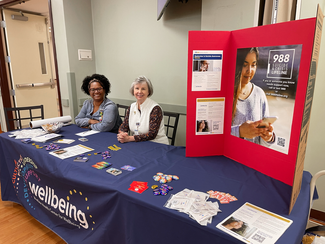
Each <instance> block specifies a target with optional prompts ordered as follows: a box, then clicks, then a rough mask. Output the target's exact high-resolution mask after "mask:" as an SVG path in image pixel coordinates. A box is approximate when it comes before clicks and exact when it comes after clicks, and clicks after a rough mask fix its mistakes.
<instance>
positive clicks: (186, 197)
mask: <svg viewBox="0 0 325 244" xmlns="http://www.w3.org/2000/svg"><path fill="white" fill-rule="evenodd" d="M208 198H209V194H207V193H204V192H199V191H193V190H189V189H184V190H182V191H180V192H178V193H177V194H175V195H171V197H170V198H169V199H168V200H167V202H166V203H165V205H164V207H166V208H170V209H175V210H178V211H179V212H184V213H186V214H188V215H189V216H190V217H191V218H192V219H194V220H196V221H197V222H198V223H199V224H200V225H205V226H206V225H207V224H210V223H211V222H212V217H213V216H215V215H217V214H218V212H221V210H220V209H219V204H218V202H211V201H208V202H207V201H206V200H207V199H208Z"/></svg>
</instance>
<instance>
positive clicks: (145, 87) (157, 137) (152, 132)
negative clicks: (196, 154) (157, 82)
mask: <svg viewBox="0 0 325 244" xmlns="http://www.w3.org/2000/svg"><path fill="white" fill-rule="evenodd" d="M130 93H131V94H132V96H134V97H135V98H136V100H137V101H136V102H134V103H132V104H131V106H130V107H129V108H128V110H127V112H126V115H125V118H124V121H123V123H122V125H121V126H120V129H119V133H118V135H117V140H118V141H119V142H121V143H124V142H131V141H135V142H140V141H153V142H158V143H162V144H167V145H168V144H169V142H168V138H167V136H166V133H165V126H164V119H163V117H164V114H163V111H162V109H161V107H160V106H159V104H158V103H156V102H155V101H153V100H152V99H150V98H149V97H150V96H151V95H152V94H153V86H152V84H151V81H150V80H149V79H148V78H146V77H145V76H139V77H138V78H136V79H135V80H134V81H133V83H132V84H131V88H130ZM129 131H130V132H131V135H129V134H128V132H129Z"/></svg>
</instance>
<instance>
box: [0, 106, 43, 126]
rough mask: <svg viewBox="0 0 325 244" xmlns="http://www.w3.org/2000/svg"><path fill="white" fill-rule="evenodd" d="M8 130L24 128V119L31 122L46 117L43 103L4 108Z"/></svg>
mask: <svg viewBox="0 0 325 244" xmlns="http://www.w3.org/2000/svg"><path fill="white" fill-rule="evenodd" d="M4 112H5V117H6V123H7V131H11V130H16V129H22V128H23V126H24V125H23V126H22V120H28V125H29V122H30V121H32V120H35V119H44V109H43V105H38V106H29V107H17V108H4ZM12 125H13V127H12Z"/></svg>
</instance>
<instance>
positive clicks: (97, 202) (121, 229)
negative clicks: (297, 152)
mask: <svg viewBox="0 0 325 244" xmlns="http://www.w3.org/2000/svg"><path fill="white" fill-rule="evenodd" d="M82 131H84V129H81V128H79V127H77V126H75V125H70V126H66V127H63V128H62V131H61V132H60V133H61V134H62V135H63V136H64V137H63V138H65V139H75V142H73V143H72V144H70V145H65V144H60V145H61V148H64V147H68V146H72V145H77V144H82V145H85V146H88V147H91V148H93V149H95V150H94V151H92V152H91V156H89V160H88V161H87V162H85V163H80V162H74V161H73V158H68V159H65V160H61V159H59V158H57V157H54V156H52V155H49V152H48V151H46V150H45V149H44V148H43V149H37V148H36V146H33V145H32V144H25V143H22V142H21V141H20V140H16V139H14V138H10V137H8V133H2V134H0V179H1V193H2V200H3V201H12V202H16V203H19V204H21V205H23V206H24V207H25V208H26V209H27V211H28V212H29V213H30V214H31V215H32V216H33V217H34V218H36V219H37V220H38V221H40V222H41V223H42V224H44V225H45V226H47V227H48V228H50V229H51V230H53V231H54V232H55V233H57V234H58V235H59V236H61V237H62V238H63V239H64V240H65V241H66V242H68V243H78V244H81V243H92V244H93V243H111V244H114V243H116V244H123V243H128V244H129V243H132V244H139V243H141V244H146V243H150V244H151V243H164V244H165V243H242V242H240V241H239V240H237V239H235V238H233V237H231V236H230V235H228V234H226V233H224V232H222V231H221V230H219V229H217V228H216V227H215V226H216V225H217V224H218V223H219V222H221V221H222V220H223V219H225V218H226V217H227V216H229V215H230V214H231V213H233V212H234V211H235V210H237V209H238V208H239V207H240V206H242V205H243V204H244V203H245V202H250V203H252V204H254V205H257V206H259V207H262V208H264V209H266V210H269V211H272V212H274V213H276V214H279V215H282V216H284V217H286V218H289V219H291V220H293V223H292V225H291V226H290V227H289V228H288V229H287V231H286V232H285V233H284V235H282V236H281V238H280V239H279V240H278V242H277V243H283V244H288V243H301V239H302V236H303V234H304V229H305V226H306V223H307V215H308V211H309V194H310V191H309V182H310V180H311V174H310V173H308V172H304V176H303V181H302V187H301V192H300V194H299V197H298V200H297V202H296V204H295V206H294V208H293V210H292V212H291V214H290V215H288V214H287V213H288V203H289V200H290V194H291V187H289V186H288V185H285V184H284V183H281V182H279V181H277V180H274V179H272V178H270V177H268V176H265V175H263V174H261V173H259V172H257V171H255V170H253V169H251V168H248V167H246V166H244V165H242V164H240V163H237V162H235V161H233V160H231V159H229V158H226V157H224V156H214V157H201V158H186V157H185V148H184V147H174V146H167V145H162V144H158V143H153V142H139V143H126V144H121V143H119V142H118V141H117V139H116V134H113V133H110V132H101V133H98V134H94V135H91V136H88V137H87V138H88V141H86V142H81V141H79V140H78V138H79V137H78V136H76V135H75V134H76V133H78V132H82ZM45 144H48V143H45ZM114 144H116V145H117V146H119V147H121V148H122V149H121V150H119V151H112V152H111V156H112V157H111V158H110V159H108V160H105V161H108V162H110V163H112V164H113V167H116V168H120V167H122V166H123V165H132V166H134V167H136V169H135V170H134V171H132V172H128V171H123V173H122V174H121V175H119V176H113V175H110V174H108V173H106V172H105V170H98V169H95V168H93V167H91V165H93V164H95V163H96V162H100V161H103V160H102V158H101V156H100V155H94V152H97V151H105V150H108V148H107V147H108V146H112V145H114ZM38 145H40V146H41V145H43V144H42V143H38ZM261 163H262V162H261ZM18 172H19V173H18ZM157 172H162V173H166V174H173V175H177V176H179V178H180V180H178V181H172V182H171V183H169V184H170V185H171V186H172V187H173V188H174V189H173V190H172V191H171V192H170V193H169V194H168V195H167V196H154V195H153V193H152V190H151V189H150V188H149V189H148V190H146V191H145V192H143V193H142V194H139V193H135V192H133V191H129V190H128V188H129V186H130V184H131V183H132V181H145V182H148V185H149V186H151V185H153V184H155V183H156V182H155V181H153V179H152V177H153V175H155V174H156V173H157ZM184 188H188V189H191V190H196V191H202V192H207V191H209V190H214V191H222V192H228V193H230V194H231V195H233V196H236V197H237V198H238V201H235V202H231V203H229V204H220V209H221V210H222V212H221V213H219V214H218V215H217V216H214V217H213V222H212V223H211V224H208V226H201V225H199V224H198V223H197V222H196V221H194V220H192V219H190V218H189V217H188V215H186V214H184V213H180V212H177V211H175V210H171V209H167V208H165V207H164V206H163V205H164V204H165V203H166V201H167V200H168V198H169V196H170V194H172V193H177V192H179V191H181V190H183V189H184ZM209 200H210V199H209ZM211 201H217V200H216V199H212V200H211Z"/></svg>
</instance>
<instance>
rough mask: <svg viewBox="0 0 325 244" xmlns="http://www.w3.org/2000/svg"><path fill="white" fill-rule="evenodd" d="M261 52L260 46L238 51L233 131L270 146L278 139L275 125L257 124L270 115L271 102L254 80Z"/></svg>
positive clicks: (237, 134) (239, 135)
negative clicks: (261, 125)
mask: <svg viewBox="0 0 325 244" xmlns="http://www.w3.org/2000/svg"><path fill="white" fill-rule="evenodd" d="M258 54H259V53H258V49H257V47H252V48H243V49H238V51H237V63H236V78H235V89H234V98H233V109H232V126H231V134H232V135H234V136H237V137H241V138H243V139H245V140H248V141H251V142H254V143H257V144H261V145H264V146H269V145H271V144H272V143H274V141H275V134H274V133H273V126H272V125H271V124H269V125H268V126H266V127H264V128H259V127H258V126H259V125H260V124H261V123H262V119H263V118H264V117H266V116H269V107H268V102H267V99H266V95H265V93H264V91H263V90H262V89H261V88H260V87H258V86H256V85H254V84H253V83H252V82H251V80H252V79H253V77H254V75H255V72H256V69H257V62H258Z"/></svg>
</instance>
